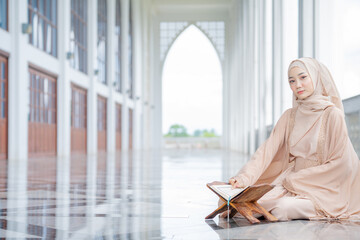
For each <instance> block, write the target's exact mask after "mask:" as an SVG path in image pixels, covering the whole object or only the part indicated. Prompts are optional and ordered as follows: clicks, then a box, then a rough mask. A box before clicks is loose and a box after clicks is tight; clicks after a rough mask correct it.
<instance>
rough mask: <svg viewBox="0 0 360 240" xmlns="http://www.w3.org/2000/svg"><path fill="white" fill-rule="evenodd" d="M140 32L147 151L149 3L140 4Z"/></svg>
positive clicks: (144, 133)
mask: <svg viewBox="0 0 360 240" xmlns="http://www.w3.org/2000/svg"><path fill="white" fill-rule="evenodd" d="M141 6H142V16H143V19H142V32H143V34H144V37H142V46H143V58H142V93H143V95H142V104H143V109H142V111H143V121H142V139H143V141H142V145H143V148H144V149H149V144H150V136H151V135H150V132H151V128H150V110H149V104H148V103H149V95H150V87H149V86H150V84H149V82H150V80H149V79H150V75H149V71H150V69H151V68H150V66H149V65H150V64H151V61H149V56H151V54H150V53H151V51H152V48H150V47H149V46H152V45H151V43H152V31H149V29H150V26H152V24H151V21H152V19H151V18H150V17H149V11H150V10H149V9H150V6H149V2H148V1H145V2H144V1H143V2H142V4H141Z"/></svg>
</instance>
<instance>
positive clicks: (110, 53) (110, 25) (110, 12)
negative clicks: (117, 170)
mask: <svg viewBox="0 0 360 240" xmlns="http://www.w3.org/2000/svg"><path fill="white" fill-rule="evenodd" d="M115 9H116V2H115V0H107V20H108V22H107V36H106V37H107V54H106V55H107V59H106V62H107V66H106V71H107V74H106V76H107V86H108V88H109V97H108V99H107V104H106V106H107V111H106V112H107V116H106V122H107V123H106V125H107V129H106V138H107V141H106V142H107V144H106V148H107V152H108V153H114V152H115V145H116V141H115V139H116V137H115V133H116V125H115V118H116V112H115V99H114V95H115V88H114V84H113V83H114V82H115V50H114V49H115V41H117V36H116V35H115Z"/></svg>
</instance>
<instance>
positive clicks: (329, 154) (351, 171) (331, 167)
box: [283, 108, 358, 217]
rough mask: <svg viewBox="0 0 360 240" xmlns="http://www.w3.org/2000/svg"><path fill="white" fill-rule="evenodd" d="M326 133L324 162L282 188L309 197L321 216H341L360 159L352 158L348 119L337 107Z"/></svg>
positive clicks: (289, 179) (288, 179)
mask: <svg viewBox="0 0 360 240" xmlns="http://www.w3.org/2000/svg"><path fill="white" fill-rule="evenodd" d="M326 131H327V134H326V141H325V149H324V162H323V163H322V164H321V165H318V166H314V167H309V168H305V169H302V170H300V171H298V172H295V173H293V174H290V175H288V176H287V177H286V178H285V180H284V182H283V185H284V187H285V188H286V189H288V190H289V191H291V192H293V193H295V194H298V195H303V196H306V197H309V198H310V199H311V200H312V201H313V203H314V205H315V207H316V209H317V211H318V212H321V214H322V215H324V216H326V217H341V216H343V215H344V214H345V213H346V211H347V208H348V205H349V199H350V195H351V192H350V186H351V184H352V182H353V179H354V176H355V174H356V173H357V170H358V159H354V158H353V157H351V156H352V155H351V143H350V139H349V137H348V133H347V129H346V124H345V119H344V117H343V115H342V113H341V112H340V111H339V110H338V109H336V108H334V110H333V111H331V112H330V114H329V119H328V123H327V128H326Z"/></svg>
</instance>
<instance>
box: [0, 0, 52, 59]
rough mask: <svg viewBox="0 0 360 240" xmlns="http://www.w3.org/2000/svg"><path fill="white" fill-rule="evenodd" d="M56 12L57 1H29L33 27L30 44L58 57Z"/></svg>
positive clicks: (30, 18)
mask: <svg viewBox="0 0 360 240" xmlns="http://www.w3.org/2000/svg"><path fill="white" fill-rule="evenodd" d="M0 1H1V0H0ZM56 10H57V1H56V0H28V14H29V15H28V16H29V20H28V21H29V24H31V25H32V33H31V34H30V35H29V42H30V44H32V45H34V46H35V47H37V48H39V49H41V50H43V51H45V52H47V53H49V54H50V55H52V56H54V57H56V56H57V49H56V48H57V40H56V38H57V21H56Z"/></svg>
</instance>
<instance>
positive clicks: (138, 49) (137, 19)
mask: <svg viewBox="0 0 360 240" xmlns="http://www.w3.org/2000/svg"><path fill="white" fill-rule="evenodd" d="M140 4H141V3H140V2H139V0H132V6H133V8H132V9H133V11H132V14H133V26H134V27H133V46H134V47H133V60H134V61H133V62H134V66H133V68H134V69H133V79H134V112H133V116H134V117H133V148H134V149H140V148H142V144H141V132H142V125H141V116H142V104H141V98H142V93H141V89H142V81H141V71H142V66H143V65H142V61H141V59H142V52H143V51H142V44H141V39H142V34H141V30H142V28H141V24H142V21H141V12H140V11H141V8H140V7H141V6H140Z"/></svg>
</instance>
